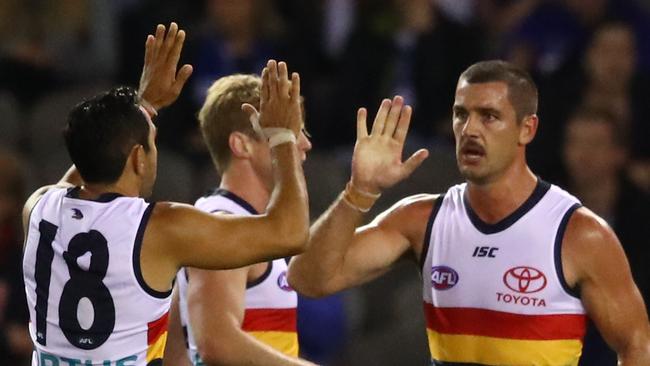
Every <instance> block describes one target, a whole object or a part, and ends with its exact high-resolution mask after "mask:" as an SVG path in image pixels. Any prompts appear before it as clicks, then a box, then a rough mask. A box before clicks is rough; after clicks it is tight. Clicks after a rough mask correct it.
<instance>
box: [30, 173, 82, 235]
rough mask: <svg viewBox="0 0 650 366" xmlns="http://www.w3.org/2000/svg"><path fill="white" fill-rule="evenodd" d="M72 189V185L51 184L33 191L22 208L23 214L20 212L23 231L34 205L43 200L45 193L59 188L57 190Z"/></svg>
mask: <svg viewBox="0 0 650 366" xmlns="http://www.w3.org/2000/svg"><path fill="white" fill-rule="evenodd" d="M72 187H73V186H72V185H66V184H51V185H47V186H43V187H41V188H39V189H37V190H36V191H34V193H32V194H31V196H29V198H28V199H27V201H25V205H24V206H23V212H22V216H23V229H25V230H26V229H27V224H28V221H29V216H30V215H31V213H32V210H33V209H34V207H35V206H36V204H37V203H38V202H39V201H40V200H41V198H43V196H44V195H45V194H46V193H47V192H49V191H50V190H51V189H56V188H59V189H63V188H65V189H67V188H72ZM25 232H27V231H25Z"/></svg>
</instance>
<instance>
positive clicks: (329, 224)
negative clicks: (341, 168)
mask: <svg viewBox="0 0 650 366" xmlns="http://www.w3.org/2000/svg"><path fill="white" fill-rule="evenodd" d="M366 114H367V113H366V110H365V109H363V108H362V109H360V110H359V112H358V115H357V142H356V145H355V148H354V154H353V157H352V178H351V180H350V182H349V183H348V185H347V187H346V189H345V191H344V192H343V193H341V195H340V196H339V197H338V199H337V200H336V201H335V202H334V203H333V204H332V206H331V207H330V208H329V209H328V210H327V211H326V212H325V213H324V214H323V215H322V216H321V217H320V218H319V219H318V220H317V221H316V223H315V224H314V225H313V226H312V228H311V230H310V240H309V248H308V250H307V251H306V252H305V253H303V254H301V255H299V256H297V257H295V258H293V259H292V261H291V263H290V266H289V282H290V284H291V286H293V287H294V288H295V289H296V290H297V291H299V292H301V293H303V294H305V295H307V296H325V295H327V294H331V293H334V292H336V291H339V290H342V289H344V288H348V287H352V286H355V285H357V284H360V283H363V282H366V281H369V280H370V279H372V278H375V277H376V276H378V275H380V274H381V273H383V272H385V271H386V270H387V269H388V268H389V267H390V265H391V264H392V263H393V262H395V261H396V260H397V259H398V258H399V257H401V256H402V255H403V254H404V253H405V252H407V250H408V249H409V248H410V247H411V245H412V244H415V245H418V244H420V242H419V240H418V239H417V238H418V237H421V236H422V235H423V233H424V230H425V228H424V226H425V225H426V218H425V217H426V216H427V214H428V211H430V209H429V208H430V207H431V206H430V205H431V203H432V201H431V197H424V196H421V197H414V198H410V199H406V200H403V201H401V202H399V203H398V204H396V205H395V206H393V207H392V208H391V209H389V210H388V211H387V212H385V213H383V214H381V215H379V216H378V217H377V218H376V219H375V220H374V221H373V222H372V223H371V224H369V225H367V226H364V227H362V228H359V229H357V227H358V226H359V225H360V224H361V222H362V220H363V215H364V213H365V212H366V211H368V210H369V209H370V207H371V206H372V204H373V203H374V200H375V199H376V198H377V197H378V195H379V193H380V192H381V191H382V190H384V189H387V188H389V187H391V186H393V185H395V184H396V183H398V182H400V181H401V180H403V179H405V178H406V177H408V176H409V175H410V174H411V173H412V172H413V171H414V170H415V169H416V168H417V167H418V166H419V165H420V164H421V163H422V161H423V160H424V159H425V158H426V157H427V154H428V153H427V151H426V150H420V151H418V152H416V153H415V154H414V155H413V156H411V157H410V158H409V159H408V160H406V161H405V162H402V150H403V146H404V141H405V139H406V133H407V131H408V126H409V123H410V118H411V107H409V106H404V101H403V99H402V98H401V97H399V96H398V97H395V98H394V99H393V101H390V100H384V101H383V102H382V104H381V107H380V108H379V111H378V112H377V116H376V118H375V121H374V123H373V126H372V131H371V133H370V134H368V131H367V127H366ZM355 229H356V231H355Z"/></svg>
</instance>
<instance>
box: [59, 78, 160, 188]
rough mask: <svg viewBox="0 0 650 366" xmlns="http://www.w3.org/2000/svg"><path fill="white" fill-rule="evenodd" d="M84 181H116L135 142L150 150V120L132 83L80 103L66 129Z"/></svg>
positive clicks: (68, 143)
mask: <svg viewBox="0 0 650 366" xmlns="http://www.w3.org/2000/svg"><path fill="white" fill-rule="evenodd" d="M63 137H64V139H65V144H66V147H67V149H68V153H69V154H70V158H71V159H72V162H73V163H74V164H75V166H76V167H77V170H79V173H80V174H81V177H82V178H83V180H84V182H88V183H106V184H110V183H114V182H115V181H117V180H118V179H119V177H120V175H121V174H122V171H123V169H124V164H125V163H126V159H127V157H128V155H129V153H130V152H131V149H132V148H133V146H135V145H138V144H139V145H142V146H143V147H144V149H145V151H147V152H148V151H149V149H150V146H149V140H148V137H149V123H148V122H147V119H146V117H145V116H144V114H143V113H142V111H141V109H140V107H139V97H138V94H137V92H136V90H135V89H133V88H131V87H125V86H121V87H116V88H113V89H111V90H109V91H107V92H104V93H102V94H99V95H97V96H95V97H93V98H91V99H88V100H85V101H83V102H81V103H79V104H77V105H76V106H75V107H74V108H73V109H72V110H71V111H70V114H69V115H68V121H67V126H66V128H65V130H64V131H63Z"/></svg>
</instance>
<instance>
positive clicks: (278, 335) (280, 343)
mask: <svg viewBox="0 0 650 366" xmlns="http://www.w3.org/2000/svg"><path fill="white" fill-rule="evenodd" d="M247 333H248V334H250V335H252V336H253V337H255V338H257V339H258V340H259V341H260V342H262V343H265V344H268V345H269V346H271V347H273V348H275V349H276V350H278V351H280V352H282V353H284V354H285V355H287V356H292V357H298V333H295V332H277V331H261V332H250V331H249V332H247Z"/></svg>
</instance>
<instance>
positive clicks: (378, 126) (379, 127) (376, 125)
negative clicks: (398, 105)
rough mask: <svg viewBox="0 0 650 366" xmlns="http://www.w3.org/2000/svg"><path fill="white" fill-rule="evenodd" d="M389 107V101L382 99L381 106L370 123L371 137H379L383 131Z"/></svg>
mask: <svg viewBox="0 0 650 366" xmlns="http://www.w3.org/2000/svg"><path fill="white" fill-rule="evenodd" d="M390 106H391V101H390V99H384V100H382V101H381V105H380V106H379V110H378V111H377V116H375V121H374V122H373V123H372V132H370V133H371V134H372V135H381V133H382V132H383V131H384V125H385V124H386V116H387V115H388V111H389V110H390Z"/></svg>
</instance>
